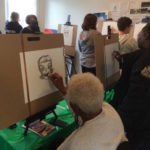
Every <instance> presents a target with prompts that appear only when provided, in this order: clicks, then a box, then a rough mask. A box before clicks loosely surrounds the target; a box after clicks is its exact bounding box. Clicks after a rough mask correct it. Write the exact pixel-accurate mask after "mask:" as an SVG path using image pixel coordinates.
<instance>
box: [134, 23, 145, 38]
mask: <svg viewBox="0 0 150 150" xmlns="http://www.w3.org/2000/svg"><path fill="white" fill-rule="evenodd" d="M145 25H146V24H145V23H139V24H135V27H134V34H133V37H134V39H135V40H137V38H138V34H139V33H140V31H141V30H142V28H143V27H144V26H145Z"/></svg>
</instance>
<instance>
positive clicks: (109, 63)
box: [105, 43, 119, 78]
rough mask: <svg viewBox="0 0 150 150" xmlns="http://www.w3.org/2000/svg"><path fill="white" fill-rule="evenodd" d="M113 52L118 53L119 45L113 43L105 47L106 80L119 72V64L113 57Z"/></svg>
mask: <svg viewBox="0 0 150 150" xmlns="http://www.w3.org/2000/svg"><path fill="white" fill-rule="evenodd" d="M113 51H119V43H113V44H109V45H106V46H105V63H106V68H105V71H106V77H107V78H109V77H111V76H112V75H113V74H115V73H117V72H119V63H118V62H117V60H116V59H115V58H114V57H113V55H112V54H113Z"/></svg>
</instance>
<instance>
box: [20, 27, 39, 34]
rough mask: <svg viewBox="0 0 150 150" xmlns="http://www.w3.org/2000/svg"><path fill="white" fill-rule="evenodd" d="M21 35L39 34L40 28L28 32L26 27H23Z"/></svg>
mask: <svg viewBox="0 0 150 150" xmlns="http://www.w3.org/2000/svg"><path fill="white" fill-rule="evenodd" d="M21 33H40V28H39V26H36V27H35V28H33V29H32V30H30V29H29V28H28V27H25V28H23V30H22V31H21Z"/></svg>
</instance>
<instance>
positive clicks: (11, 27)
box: [5, 21, 22, 33]
mask: <svg viewBox="0 0 150 150" xmlns="http://www.w3.org/2000/svg"><path fill="white" fill-rule="evenodd" d="M5 30H6V33H20V31H21V30H22V26H21V25H20V24H19V23H18V22H13V21H10V22H8V23H7V24H6V27H5Z"/></svg>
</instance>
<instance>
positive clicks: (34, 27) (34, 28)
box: [21, 15, 40, 33]
mask: <svg viewBox="0 0 150 150" xmlns="http://www.w3.org/2000/svg"><path fill="white" fill-rule="evenodd" d="M26 23H27V24H28V26H27V27H25V28H24V29H23V30H22V31H21V33H40V28H39V25H38V20H37V17H36V16H35V15H28V16H27V17H26Z"/></svg>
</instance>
